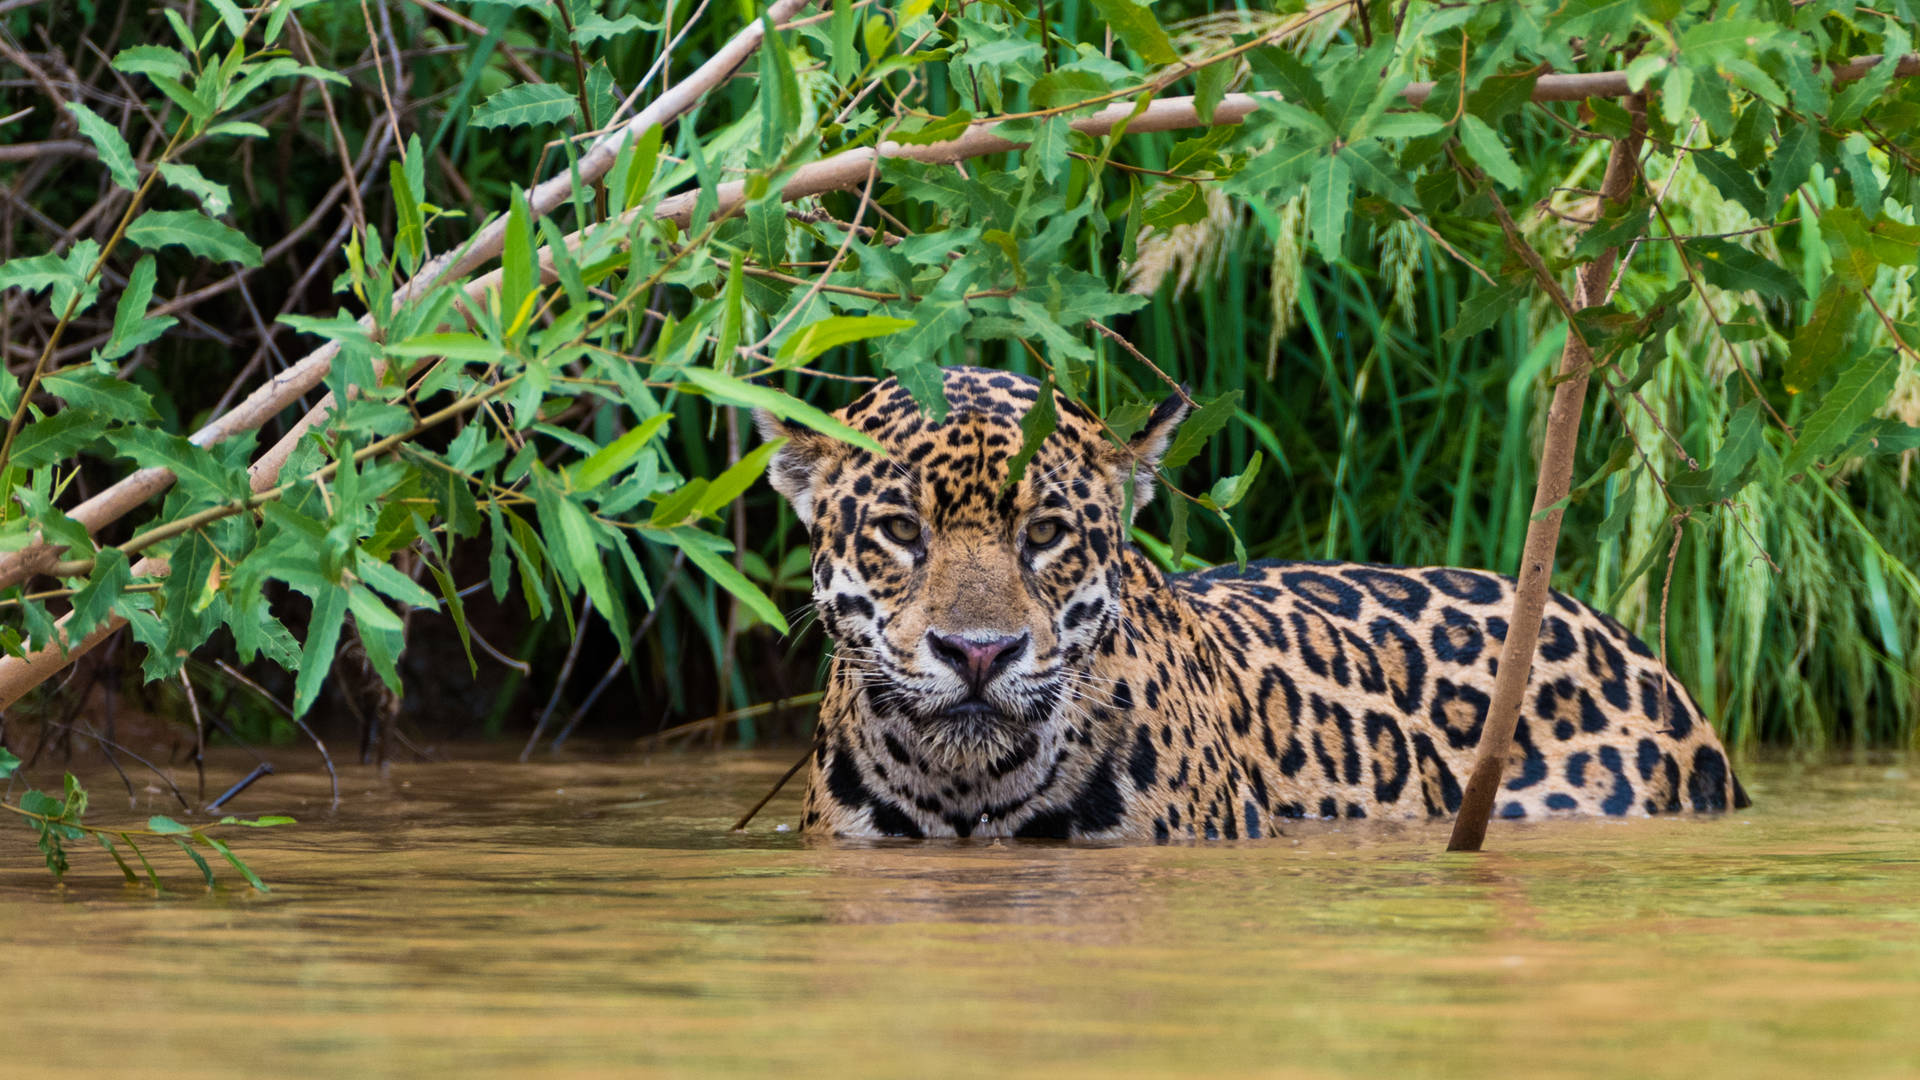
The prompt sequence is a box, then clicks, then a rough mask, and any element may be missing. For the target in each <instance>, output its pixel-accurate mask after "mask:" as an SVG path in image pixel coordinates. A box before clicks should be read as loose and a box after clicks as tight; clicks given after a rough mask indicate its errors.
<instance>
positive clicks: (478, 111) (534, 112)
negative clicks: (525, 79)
mask: <svg viewBox="0 0 1920 1080" xmlns="http://www.w3.org/2000/svg"><path fill="white" fill-rule="evenodd" d="M579 116H580V106H579V103H578V102H577V101H576V100H575V99H574V96H573V95H572V94H570V93H568V92H567V91H566V89H565V88H564V87H560V86H556V85H554V84H553V83H521V84H519V85H516V86H509V87H507V88H506V89H505V90H502V91H500V92H499V93H497V94H494V95H493V96H492V97H489V98H488V99H487V100H486V101H484V102H482V103H481V104H480V105H479V106H478V107H476V108H475V109H474V110H473V119H472V120H471V121H469V122H470V123H471V124H472V125H473V126H474V127H478V128H495V127H527V126H530V125H533V124H554V123H558V122H560V121H562V120H577V119H579Z"/></svg>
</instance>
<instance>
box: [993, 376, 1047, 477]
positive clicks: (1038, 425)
mask: <svg viewBox="0 0 1920 1080" xmlns="http://www.w3.org/2000/svg"><path fill="white" fill-rule="evenodd" d="M1054 393H1055V390H1054V386H1053V380H1052V379H1047V380H1045V381H1044V382H1042V383H1041V384H1040V395H1039V397H1037V398H1035V399H1034V403H1033V406H1032V407H1031V408H1029V409H1028V410H1027V412H1026V415H1024V416H1022V417H1021V418H1020V449H1019V450H1018V451H1017V452H1016V453H1015V454H1014V455H1013V457H1011V458H1009V459H1008V460H1007V479H1006V481H1005V482H1004V483H1003V484H1001V490H1003V491H1004V490H1006V489H1007V488H1010V487H1012V486H1013V485H1015V484H1017V483H1019V482H1020V478H1021V477H1023V476H1025V475H1026V474H1027V464H1028V463H1029V462H1031V461H1032V460H1033V455H1035V454H1037V453H1039V452H1040V444H1041V443H1043V442H1045V441H1046V439H1047V436H1049V435H1051V434H1053V431H1054V428H1055V427H1056V426H1058V424H1059V422H1060V413H1059V409H1058V406H1056V405H1055V404H1054V400H1053V395H1054Z"/></svg>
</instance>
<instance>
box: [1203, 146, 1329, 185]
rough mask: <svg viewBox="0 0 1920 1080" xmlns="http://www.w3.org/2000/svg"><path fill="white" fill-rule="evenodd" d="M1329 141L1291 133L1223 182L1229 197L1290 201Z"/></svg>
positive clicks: (1323, 152) (1324, 152)
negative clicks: (1239, 196) (1238, 196)
mask: <svg viewBox="0 0 1920 1080" xmlns="http://www.w3.org/2000/svg"><path fill="white" fill-rule="evenodd" d="M1328 144H1329V140H1328V139H1326V138H1324V137H1322V136H1321V135H1319V134H1317V133H1308V132H1293V133H1291V134H1289V135H1288V136H1287V137H1285V138H1283V139H1281V140H1280V141H1279V142H1277V143H1275V144H1274V146H1273V147H1272V148H1271V149H1269V150H1266V151H1263V152H1262V153H1260V154H1258V155H1256V156H1255V157H1254V159H1253V160H1252V161H1249V162H1247V164H1246V165H1245V166H1244V167H1243V168H1242V169H1241V170H1240V171H1239V172H1237V173H1235V174H1234V175H1233V177H1232V178H1231V179H1229V180H1228V181H1227V183H1226V189H1227V191H1228V192H1229V193H1230V194H1235V195H1245V196H1247V197H1249V198H1261V197H1268V198H1273V199H1279V200H1286V199H1291V198H1293V196H1294V195H1295V194H1297V193H1298V191H1299V189H1300V185H1301V184H1303V183H1305V182H1306V180H1307V177H1308V175H1309V174H1310V173H1312V171H1313V167H1314V164H1315V163H1316V162H1317V161H1318V160H1319V159H1320V158H1322V157H1324V156H1325V155H1326V152H1327V146H1328Z"/></svg>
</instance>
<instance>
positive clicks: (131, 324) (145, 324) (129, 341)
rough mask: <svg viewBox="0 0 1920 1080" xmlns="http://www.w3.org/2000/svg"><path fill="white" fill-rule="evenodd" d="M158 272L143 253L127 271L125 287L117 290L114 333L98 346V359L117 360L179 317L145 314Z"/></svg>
mask: <svg viewBox="0 0 1920 1080" xmlns="http://www.w3.org/2000/svg"><path fill="white" fill-rule="evenodd" d="M157 276H158V274H157V271H156V270H155V269H154V262H153V256H151V255H142V256H141V257H140V261H139V262H137V263H135V264H134V266H133V273H131V274H129V275H127V287H126V290H125V291H123V292H122V293H121V294H120V303H119V305H118V306H117V307H115V308H114V312H113V333H112V334H111V335H110V336H109V337H108V338H107V344H106V345H105V347H103V348H102V349H101V350H100V359H101V360H118V359H119V358H120V357H122V356H125V355H127V354H128V353H130V352H132V351H133V350H135V349H137V348H139V347H140V346H142V345H145V344H146V343H148V342H150V341H153V340H155V339H157V338H159V337H160V335H162V334H164V333H166V332H167V331H168V330H169V329H171V328H172V327H173V326H174V325H175V324H176V323H178V322H179V321H180V320H178V319H176V318H174V317H173V316H171V315H154V316H151V317H149V316H148V315H147V304H148V302H149V301H151V300H152V299H153V284H154V281H155V279H156V277H157Z"/></svg>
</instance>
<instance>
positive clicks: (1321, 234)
mask: <svg viewBox="0 0 1920 1080" xmlns="http://www.w3.org/2000/svg"><path fill="white" fill-rule="evenodd" d="M1352 208H1353V173H1352V171H1351V170H1349V169H1348V168H1347V163H1346V160H1345V159H1344V158H1341V157H1339V156H1338V155H1335V156H1332V157H1323V158H1321V159H1319V160H1318V161H1315V162H1314V163H1313V171H1312V172H1311V173H1310V174H1308V176H1307V226H1308V228H1309V229H1311V230H1312V232H1313V246H1314V247H1316V248H1318V249H1319V251H1320V256H1321V257H1322V258H1324V259H1327V260H1329V261H1331V260H1335V259H1338V258H1340V257H1341V252H1342V250H1343V248H1342V245H1343V244H1344V243H1345V242H1346V238H1347V215H1348V213H1349V212H1350V211H1351V210H1352Z"/></svg>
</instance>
